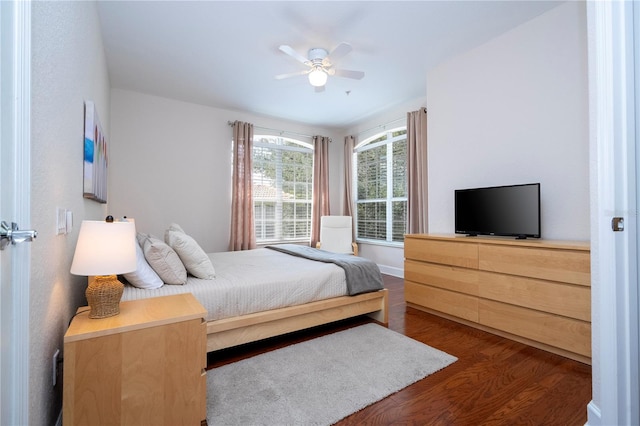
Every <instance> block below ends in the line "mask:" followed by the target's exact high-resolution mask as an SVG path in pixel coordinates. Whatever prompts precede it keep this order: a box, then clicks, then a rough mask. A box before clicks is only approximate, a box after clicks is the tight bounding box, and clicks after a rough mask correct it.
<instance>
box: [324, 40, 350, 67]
mask: <svg viewBox="0 0 640 426" xmlns="http://www.w3.org/2000/svg"><path fill="white" fill-rule="evenodd" d="M349 52H351V45H350V44H349V43H340V44H339V45H337V46H336V47H335V49H333V50H332V51H331V53H329V55H328V56H327V57H326V58H324V60H323V61H322V64H323V65H325V66H326V65H328V64H332V63H335V61H336V60H338V59H340V58H342V57H343V56H344V55H346V54H347V53H349ZM325 61H326V62H327V63H326V64H325Z"/></svg>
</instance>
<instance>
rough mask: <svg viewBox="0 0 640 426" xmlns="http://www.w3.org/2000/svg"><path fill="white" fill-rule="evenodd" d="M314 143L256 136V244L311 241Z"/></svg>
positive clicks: (254, 197) (254, 163) (254, 155)
mask: <svg viewBox="0 0 640 426" xmlns="http://www.w3.org/2000/svg"><path fill="white" fill-rule="evenodd" d="M312 179H313V145H312V144H311V143H306V142H302V141H299V140H295V139H289V138H283V137H279V136H267V135H256V136H254V138H253V206H254V214H255V216H254V217H255V230H256V242H257V243H259V244H260V243H262V244H264V243H274V242H296V241H309V239H310V238H311V192H312V189H313V185H312Z"/></svg>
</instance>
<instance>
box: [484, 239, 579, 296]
mask: <svg viewBox="0 0 640 426" xmlns="http://www.w3.org/2000/svg"><path fill="white" fill-rule="evenodd" d="M479 256H480V260H479V267H480V269H481V270H483V271H490V272H500V273H505V274H511V275H520V276H523V277H530V278H540V279H544V280H550V281H560V282H566V283H571V284H578V285H584V286H590V285H591V273H590V271H591V263H590V262H591V260H590V255H589V252H588V251H574V250H553V249H544V248H532V247H515V246H499V245H490V244H480V245H479Z"/></svg>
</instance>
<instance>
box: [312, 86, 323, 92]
mask: <svg viewBox="0 0 640 426" xmlns="http://www.w3.org/2000/svg"><path fill="white" fill-rule="evenodd" d="M314 89H315V90H316V93H320V92H324V86H315V87H314Z"/></svg>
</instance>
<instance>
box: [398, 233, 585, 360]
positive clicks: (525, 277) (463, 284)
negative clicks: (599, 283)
mask: <svg viewBox="0 0 640 426" xmlns="http://www.w3.org/2000/svg"><path fill="white" fill-rule="evenodd" d="M404 255H405V263H404V279H405V299H406V302H407V306H409V307H412V308H415V309H420V310H423V311H426V312H429V313H432V314H435V315H438V316H441V317H444V318H447V319H450V320H453V321H457V322H460V323H463V324H466V325H469V326H472V327H475V328H479V329H482V330H485V331H488V332H491V333H494V334H497V335H500V336H503V337H507V338H510V339H512V340H516V341H519V342H522V343H526V344H528V345H531V346H535V347H537V348H540V349H544V350H547V351H549V352H553V353H556V354H559V355H562V356H566V357H568V358H571V359H574V360H577V361H581V362H584V363H586V364H590V363H591V287H590V286H591V274H590V250H589V244H588V243H580V242H553V241H547V240H538V239H536V240H531V239H529V240H514V239H499V238H486V237H477V238H465V237H462V236H460V235H455V236H453V235H446V236H437V235H427V234H411V235H406V236H405V241H404Z"/></svg>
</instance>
